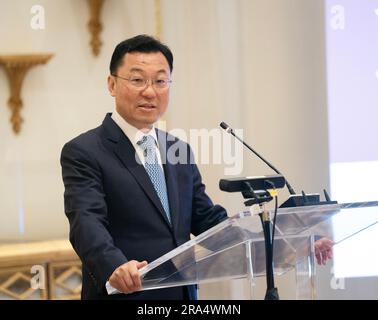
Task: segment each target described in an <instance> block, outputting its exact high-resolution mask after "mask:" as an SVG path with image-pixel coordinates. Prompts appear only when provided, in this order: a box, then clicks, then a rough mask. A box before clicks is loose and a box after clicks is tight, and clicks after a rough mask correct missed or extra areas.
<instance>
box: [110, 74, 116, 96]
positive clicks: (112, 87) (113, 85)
mask: <svg viewBox="0 0 378 320" xmlns="http://www.w3.org/2000/svg"><path fill="white" fill-rule="evenodd" d="M108 90H109V93H110V95H111V96H112V97H115V90H116V81H115V79H114V77H113V76H111V75H109V76H108Z"/></svg>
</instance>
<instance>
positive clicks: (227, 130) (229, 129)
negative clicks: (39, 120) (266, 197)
mask: <svg viewBox="0 0 378 320" xmlns="http://www.w3.org/2000/svg"><path fill="white" fill-rule="evenodd" d="M220 127H221V128H222V129H224V130H225V131H226V132H227V133H230V134H232V135H233V136H234V137H235V138H236V139H238V140H239V141H240V142H241V143H242V144H244V145H245V146H246V147H247V148H248V149H249V150H251V151H252V152H253V153H254V154H255V155H256V156H257V157H259V158H260V159H261V160H262V161H263V162H264V163H265V164H266V165H267V166H268V167H269V168H271V169H272V170H273V171H274V172H275V173H277V174H280V175H282V173H281V172H280V171H278V170H277V169H276V168H275V167H274V166H273V165H272V164H271V163H270V162H269V161H268V160H266V159H264V158H263V157H262V156H261V155H260V154H259V153H258V152H257V151H255V150H253V149H252V147H250V146H249V145H248V144H247V143H245V142H244V141H243V140H242V139H241V138H239V137H238V136H237V135H236V134H235V132H234V130H233V129H232V128H231V127H230V126H229V125H228V124H227V123H225V122H223V121H222V122H221V123H220ZM285 181H286V182H285V184H286V187H287V189H288V190H289V192H290V194H291V195H295V194H296V193H295V191H294V189H293V188H292V187H291V185H290V183H289V182H288V181H287V179H285Z"/></svg>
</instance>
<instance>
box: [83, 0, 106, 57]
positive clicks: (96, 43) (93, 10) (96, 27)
mask: <svg viewBox="0 0 378 320" xmlns="http://www.w3.org/2000/svg"><path fill="white" fill-rule="evenodd" d="M104 1H105V0H87V2H88V5H89V10H90V16H91V17H90V19H89V22H88V28H89V32H90V33H91V41H90V45H91V47H92V52H93V54H94V55H95V56H98V54H99V53H100V48H101V46H102V41H101V39H100V33H101V31H102V23H101V21H100V16H101V10H102V6H103V4H104Z"/></svg>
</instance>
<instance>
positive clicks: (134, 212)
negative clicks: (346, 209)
mask: <svg viewBox="0 0 378 320" xmlns="http://www.w3.org/2000/svg"><path fill="white" fill-rule="evenodd" d="M157 134H158V141H159V148H160V152H161V156H162V160H163V167H164V171H165V177H166V182H167V189H168V197H169V204H170V211H171V216H172V226H171V225H170V224H169V222H168V221H167V218H166V216H165V214H164V211H163V207H162V205H161V202H160V200H159V198H158V195H157V194H156V192H155V190H154V187H153V185H152V183H151V181H150V178H149V177H148V174H147V172H146V171H145V169H144V167H143V165H141V164H138V163H137V161H136V159H135V149H134V147H133V145H132V144H131V142H130V140H129V139H128V138H127V137H126V136H125V135H124V133H123V132H122V130H121V129H120V128H119V127H118V126H117V124H116V123H115V122H114V121H113V120H112V119H111V114H108V115H107V116H106V117H105V120H104V121H103V123H102V125H101V126H99V127H97V128H95V129H93V130H90V131H88V132H86V133H84V134H82V135H80V136H78V137H77V138H75V139H73V140H71V141H70V142H68V143H67V144H66V145H65V146H64V147H63V150H62V154H61V165H62V175H63V182H64V186H65V193H64V205H65V212H66V215H67V217H68V219H69V222H70V241H71V243H72V245H73V247H74V249H75V251H76V252H77V254H78V255H79V257H80V259H81V261H82V264H83V288H82V298H83V299H107V298H108V299H109V298H111V299H113V298H121V299H183V298H189V299H194V298H195V290H194V287H193V286H188V287H184V288H182V287H176V288H169V289H162V290H160V289H158V290H147V291H141V292H137V293H133V294H129V295H114V296H108V295H107V294H106V291H105V283H106V281H107V280H108V279H109V277H110V275H111V274H112V273H113V271H114V270H115V269H116V268H117V267H118V266H120V265H122V264H123V263H125V262H127V261H128V260H138V261H143V260H147V261H148V262H152V261H153V260H155V259H156V258H158V257H160V256H161V255H163V254H165V253H167V252H168V251H170V250H172V249H174V248H176V247H177V246H179V245H181V244H183V243H184V242H186V241H188V240H189V239H190V233H193V234H194V235H198V234H200V233H202V232H204V231H205V230H207V229H209V228H210V227H212V226H214V225H216V224H218V223H219V222H221V221H223V220H224V219H226V217H227V215H226V212H225V210H224V209H223V208H222V207H221V206H218V205H215V206H214V205H213V203H212V202H211V200H210V199H209V197H208V196H207V195H206V193H205V186H204V185H203V183H202V181H201V176H200V173H199V171H198V168H197V166H196V165H195V164H193V163H192V164H191V163H190V161H189V160H190V158H191V157H192V153H191V150H190V147H189V146H188V145H187V144H186V143H184V142H182V141H180V140H178V139H177V138H174V137H172V136H170V135H168V134H167V133H165V132H163V131H160V130H157ZM165 143H166V145H165ZM173 144H175V148H171V149H169V147H170V146H172V145H173ZM172 149H174V150H176V152H181V154H180V156H181V158H180V159H185V161H181V162H186V163H178V164H170V163H169V161H167V163H166V164H164V159H166V155H167V150H168V151H169V150H171V151H172ZM183 150H184V151H185V152H183ZM176 155H177V154H176Z"/></svg>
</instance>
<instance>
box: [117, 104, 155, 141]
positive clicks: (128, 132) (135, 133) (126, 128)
mask: <svg viewBox="0 0 378 320" xmlns="http://www.w3.org/2000/svg"><path fill="white" fill-rule="evenodd" d="M112 119H113V120H114V122H115V123H116V124H117V125H118V126H119V127H120V128H121V130H122V131H123V133H124V134H125V136H126V137H128V138H129V140H130V141H131V143H132V144H133V145H134V147H135V146H136V145H137V142H138V141H139V140H140V139H141V138H142V137H143V136H146V135H150V136H152V137H153V138H154V140H155V144H156V146H157V147H159V144H158V140H157V136H156V130H155V126H154V125H153V126H152V128H151V130H150V131H149V132H147V133H144V132H142V131H141V130H139V129H137V128H135V127H134V126H132V125H131V124H130V123H128V122H127V121H126V120H125V119H124V118H122V116H121V115H120V114H119V113H118V111H117V110H114V112H113V113H112Z"/></svg>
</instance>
